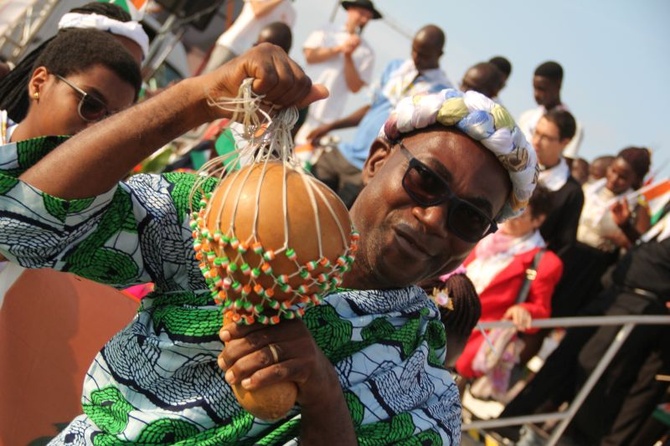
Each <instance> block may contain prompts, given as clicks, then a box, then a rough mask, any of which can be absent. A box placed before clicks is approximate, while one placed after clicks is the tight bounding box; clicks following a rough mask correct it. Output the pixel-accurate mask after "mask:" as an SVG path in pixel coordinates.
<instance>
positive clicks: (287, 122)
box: [191, 80, 358, 324]
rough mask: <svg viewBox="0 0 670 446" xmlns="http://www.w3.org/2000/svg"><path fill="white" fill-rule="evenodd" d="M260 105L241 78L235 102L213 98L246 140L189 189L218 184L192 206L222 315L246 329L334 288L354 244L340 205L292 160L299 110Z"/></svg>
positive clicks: (296, 312)
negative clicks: (210, 180)
mask: <svg viewBox="0 0 670 446" xmlns="http://www.w3.org/2000/svg"><path fill="white" fill-rule="evenodd" d="M261 99H262V98H260V97H258V96H256V95H254V94H253V93H252V92H251V80H247V81H245V82H244V83H243V85H242V86H241V87H240V94H239V96H238V98H236V99H234V100H225V101H216V102H214V101H212V105H213V106H218V107H222V108H227V109H229V110H231V111H233V112H234V116H233V120H238V121H240V122H241V124H242V129H241V130H242V132H241V139H242V140H243V141H245V142H247V144H246V145H244V147H240V148H239V149H238V150H237V151H236V152H235V153H232V154H229V155H227V156H223V157H218V158H216V159H213V160H211V161H210V162H208V163H207V164H205V165H204V166H203V167H202V169H201V179H200V180H199V182H197V183H196V185H195V187H194V191H196V190H198V189H201V186H202V184H203V182H204V181H206V180H207V179H208V178H212V177H215V178H218V179H220V180H221V182H220V183H219V185H218V186H217V188H216V189H215V190H214V191H213V192H211V193H207V194H204V195H203V198H202V199H201V200H200V202H199V203H193V200H192V215H191V228H192V230H193V237H194V249H195V251H196V258H197V259H198V260H199V261H200V268H201V271H202V273H203V275H204V277H205V280H206V281H207V284H208V286H209V288H210V290H211V292H212V296H213V297H214V299H215V300H216V301H217V302H219V303H220V304H221V305H222V306H223V310H224V313H225V312H229V313H230V317H231V318H232V320H234V321H236V322H239V323H246V324H251V323H254V322H259V323H263V324H276V323H278V322H279V321H280V320H281V319H282V318H284V319H293V318H296V317H301V316H302V315H303V313H304V311H305V309H306V308H307V307H308V306H310V305H314V304H316V303H318V302H319V301H320V299H321V297H322V296H323V295H325V294H326V293H328V292H329V291H331V290H333V289H335V288H336V287H338V286H339V285H340V283H341V281H342V275H343V274H344V273H345V272H346V271H348V270H349V269H350V267H351V264H352V262H353V253H354V252H355V250H356V246H357V240H358V234H357V233H356V231H355V230H354V229H353V227H352V225H351V221H350V220H349V215H348V212H347V209H346V207H345V206H344V204H343V203H342V202H341V200H340V199H339V198H338V197H337V195H335V193H334V192H332V191H331V190H330V189H328V188H327V186H325V185H324V184H323V183H321V182H319V181H318V180H316V179H315V178H314V177H313V176H311V175H310V174H309V173H308V172H305V171H304V170H303V168H302V167H301V165H300V162H299V161H298V160H296V159H295V158H294V157H293V152H292V148H293V142H292V139H291V134H290V129H291V128H292V127H293V125H294V124H295V122H296V120H297V116H298V115H297V110H296V109H295V108H288V109H284V110H282V111H279V112H278V113H276V114H275V115H273V116H272V117H271V116H270V115H269V114H267V113H264V112H263V111H262V110H261V109H260V104H261ZM238 146H239V145H238ZM240 165H241V166H242V167H239V168H238V166H240Z"/></svg>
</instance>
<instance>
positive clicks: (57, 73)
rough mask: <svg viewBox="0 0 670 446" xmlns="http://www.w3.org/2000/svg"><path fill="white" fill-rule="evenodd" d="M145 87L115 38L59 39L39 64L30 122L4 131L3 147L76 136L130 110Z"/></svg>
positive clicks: (73, 34)
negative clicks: (42, 139)
mask: <svg viewBox="0 0 670 446" xmlns="http://www.w3.org/2000/svg"><path fill="white" fill-rule="evenodd" d="M141 82H142V79H141V75H140V69H139V66H138V65H137V62H136V61H135V60H134V59H133V57H132V56H131V55H130V53H129V52H128V51H127V50H126V49H125V48H124V47H123V45H121V44H120V43H119V42H118V41H117V40H116V39H115V38H114V37H112V36H111V35H110V34H108V33H105V32H103V31H98V30H93V29H71V30H68V31H67V32H63V33H60V34H58V36H57V37H55V38H54V39H53V40H52V41H51V42H50V43H49V45H48V46H47V47H46V48H45V49H44V51H43V52H42V53H41V54H40V56H39V57H38V59H37V60H36V62H35V68H34V70H33V72H32V74H31V77H30V80H29V82H28V90H27V93H26V94H27V96H28V97H29V99H30V106H29V109H28V113H27V115H26V117H25V119H23V120H22V121H21V122H19V123H18V124H16V125H14V126H8V127H7V128H6V129H4V128H3V133H2V142H3V144H8V143H12V142H15V141H23V140H27V139H31V138H37V137H40V136H67V135H74V134H75V133H78V132H80V131H81V130H83V129H85V128H86V127H88V126H90V125H91V124H94V123H96V122H98V121H100V120H102V119H104V118H105V117H107V116H109V115H111V114H113V113H115V112H117V111H119V110H122V109H124V108H127V107H129V106H131V105H132V104H133V103H134V102H135V100H136V99H137V95H138V93H139V90H140V87H141Z"/></svg>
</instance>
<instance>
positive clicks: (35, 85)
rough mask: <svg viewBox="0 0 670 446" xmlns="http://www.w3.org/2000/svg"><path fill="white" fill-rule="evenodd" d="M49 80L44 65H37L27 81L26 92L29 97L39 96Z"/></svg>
mask: <svg viewBox="0 0 670 446" xmlns="http://www.w3.org/2000/svg"><path fill="white" fill-rule="evenodd" d="M48 80H49V71H48V70H47V69H46V68H45V67H37V68H36V69H35V71H33V74H32V75H31V76H30V81H28V94H29V95H30V98H31V99H32V98H39V96H40V95H41V94H42V89H43V88H44V85H45V84H46V83H47V81H48Z"/></svg>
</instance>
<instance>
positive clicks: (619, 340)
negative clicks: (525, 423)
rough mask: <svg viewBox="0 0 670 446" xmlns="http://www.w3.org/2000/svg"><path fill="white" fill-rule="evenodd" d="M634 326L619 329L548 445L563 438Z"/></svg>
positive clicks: (627, 325)
mask: <svg viewBox="0 0 670 446" xmlns="http://www.w3.org/2000/svg"><path fill="white" fill-rule="evenodd" d="M633 328H635V323H628V324H625V325H624V326H623V327H621V328H620V329H619V332H618V333H617V335H616V337H615V338H614V341H613V342H612V344H610V346H609V347H608V348H607V351H606V352H605V354H604V355H603V357H602V358H600V361H598V365H596V368H595V369H594V370H593V372H592V373H591V374H590V375H589V378H588V379H587V380H586V382H585V383H584V385H583V386H582V388H581V389H580V390H579V393H577V396H575V399H574V400H572V403H570V406H569V407H568V410H567V416H566V417H565V418H564V419H563V420H562V421H561V422H560V423H559V425H558V426H556V427H555V428H554V430H553V432H552V433H551V436H550V437H549V441H548V442H547V446H554V445H555V444H556V443H558V440H559V439H560V438H561V435H563V432H565V429H567V427H568V424H570V421H572V418H573V417H574V416H575V414H576V413H577V411H578V410H579V408H580V407H582V404H583V403H584V400H585V399H586V397H587V396H589V393H591V390H593V387H594V386H595V385H596V382H597V381H598V380H599V379H600V377H601V376H602V374H603V372H605V369H606V368H607V366H608V365H609V363H610V362H611V361H612V358H614V355H616V353H617V352H618V351H619V349H620V348H621V345H623V343H624V341H625V340H626V338H628V335H630V332H631V331H633Z"/></svg>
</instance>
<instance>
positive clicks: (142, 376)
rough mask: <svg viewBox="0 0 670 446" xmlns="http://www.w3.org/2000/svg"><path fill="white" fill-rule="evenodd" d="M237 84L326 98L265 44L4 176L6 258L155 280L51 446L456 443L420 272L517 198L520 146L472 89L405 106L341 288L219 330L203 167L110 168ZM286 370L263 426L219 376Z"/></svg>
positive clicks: (432, 309)
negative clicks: (204, 216) (203, 234)
mask: <svg viewBox="0 0 670 446" xmlns="http://www.w3.org/2000/svg"><path fill="white" fill-rule="evenodd" d="M250 77H251V78H254V80H253V82H252V88H253V91H254V93H255V94H258V95H263V98H264V102H265V103H266V104H272V106H273V108H274V107H279V108H282V107H287V106H295V107H297V108H301V107H304V106H307V105H308V104H309V103H311V102H313V101H314V100H318V99H322V98H324V97H325V96H326V95H327V92H326V90H325V89H324V88H323V87H322V86H319V85H312V84H311V81H310V79H309V78H308V77H307V76H306V75H305V74H304V72H303V71H302V69H301V68H300V67H299V65H297V64H296V63H295V62H293V61H292V60H291V59H289V58H288V56H287V55H286V54H285V53H284V52H283V51H282V50H281V49H279V48H277V47H274V46H272V45H268V44H261V45H258V46H256V47H254V48H252V49H251V50H249V51H248V52H246V53H244V54H243V55H241V56H239V57H237V58H235V59H233V60H231V61H230V62H228V63H227V64H224V65H223V66H222V67H220V68H219V69H218V70H216V71H214V72H212V73H208V74H205V75H201V76H198V77H194V78H189V79H185V80H183V81H182V82H180V83H178V84H176V85H175V86H174V87H172V88H170V89H168V90H166V91H165V92H163V93H161V94H160V95H157V96H155V97H153V98H151V99H149V100H147V101H144V102H142V103H140V104H138V105H137V106H134V107H131V108H129V109H127V110H123V111H121V112H120V113H118V114H117V115H116V116H113V117H112V118H110V119H107V120H105V121H103V122H101V123H100V124H98V125H94V126H92V127H90V128H88V129H86V130H84V131H82V132H80V133H78V134H77V135H75V136H73V137H72V138H70V139H69V140H67V141H65V142H63V143H62V144H61V145H60V146H59V147H57V148H56V149H55V150H54V151H53V152H52V153H51V155H50V156H48V157H45V158H43V159H42V160H40V161H39V162H38V163H37V164H36V165H35V166H33V167H32V168H31V169H29V170H28V171H26V172H25V173H23V174H22V175H20V177H19V178H18V179H17V178H15V176H12V175H13V174H14V173H13V172H11V171H4V172H2V173H1V174H0V180H1V181H0V184H4V185H5V187H3V188H1V189H0V252H2V253H3V254H4V255H6V256H7V257H8V258H10V259H11V260H12V261H14V262H19V263H21V264H22V265H25V266H29V267H50V268H57V269H67V270H69V271H73V272H77V273H85V274H86V276H87V277H89V278H91V279H93V280H97V281H100V282H104V283H113V284H115V285H116V286H126V285H130V284H133V283H142V282H146V281H148V280H151V281H153V282H154V283H155V291H154V293H153V294H151V295H149V296H147V297H145V298H144V300H143V302H142V307H141V309H140V310H139V312H138V315H137V316H136V317H135V319H134V320H133V321H132V322H131V323H130V324H129V325H128V326H127V327H126V328H124V329H122V330H121V331H120V332H119V333H118V334H117V335H116V336H114V337H113V338H112V339H111V340H110V341H109V342H108V343H107V344H106V345H105V346H104V347H103V348H102V350H101V351H100V353H99V354H98V355H97V357H96V358H95V360H94V363H93V364H92V365H91V368H90V370H89V373H88V375H87V378H86V381H85V383H84V395H83V400H82V401H83V410H84V414H82V415H81V416H79V417H77V418H76V419H75V420H74V421H72V423H70V425H69V426H67V427H66V428H65V429H64V430H63V432H62V433H61V434H60V435H59V436H58V437H57V438H56V439H55V440H54V441H53V443H52V444H56V445H62V444H69V445H83V444H87V443H90V442H92V441H93V438H95V441H96V442H98V441H110V442H115V441H116V442H118V441H121V440H122V441H124V442H138V441H145V440H146V439H157V440H155V442H158V443H168V442H171V443H174V442H179V441H182V442H185V443H193V444H196V443H198V444H205V443H211V444H241V443H249V444H251V443H256V444H258V443H270V442H272V444H297V443H298V442H299V443H300V444H306V445H310V444H313V445H338V446H339V445H354V444H359V443H360V444H363V443H365V444H367V443H370V444H371V443H375V444H387V443H389V442H397V443H403V442H408V443H409V442H416V441H419V442H421V443H422V444H433V445H458V444H460V436H461V406H460V401H459V395H458V390H457V388H456V386H455V384H454V382H453V379H452V377H451V375H450V373H449V372H448V371H447V370H445V369H444V367H443V363H444V359H445V334H444V326H443V325H442V323H441V322H440V320H439V316H440V314H439V311H438V309H437V306H436V305H435V304H434V303H433V302H432V301H431V300H430V298H429V297H428V296H427V295H426V293H425V292H424V291H423V290H422V289H421V288H420V287H419V286H416V285H415V284H418V283H421V282H422V281H423V280H425V279H427V278H429V277H435V276H436V275H440V274H444V273H446V272H449V271H451V270H453V269H455V268H456V267H457V266H458V265H460V264H461V263H462V262H463V260H464V259H465V258H466V256H467V255H468V253H469V252H470V251H471V250H472V249H473V247H474V246H475V244H476V243H477V242H478V241H479V240H480V239H482V238H483V237H485V236H486V235H488V234H490V233H492V232H495V230H496V227H497V224H498V223H500V222H502V221H503V220H505V219H508V218H511V217H513V216H515V215H518V214H519V213H520V212H521V211H522V209H523V208H524V207H525V205H526V203H527V201H528V199H529V198H530V196H531V193H532V190H533V189H534V186H535V182H536V178H537V162H536V159H535V153H534V151H533V149H532V147H531V146H530V145H529V144H528V143H527V142H526V140H525V139H524V137H523V135H522V134H521V132H520V131H519V129H518V128H517V127H516V125H515V124H514V121H513V119H512V118H511V116H510V115H509V113H508V112H507V111H506V110H505V109H504V108H502V107H500V106H499V105H496V104H495V103H493V102H492V101H490V100H489V99H487V98H485V97H483V96H481V95H479V94H478V93H475V92H468V93H465V94H463V93H460V92H458V91H456V90H444V91H441V92H439V93H436V94H432V95H425V96H421V97H414V98H407V99H406V100H403V101H401V102H400V103H399V104H398V107H397V109H396V112H395V113H393V114H392V115H391V117H390V118H389V120H388V121H387V122H386V124H385V126H384V128H383V129H382V130H381V133H380V136H379V138H377V139H376V140H375V141H374V143H373V144H372V147H371V149H370V156H369V158H368V160H367V161H366V163H365V165H364V168H363V180H364V182H365V187H364V188H363V190H362V191H361V194H360V196H359V199H358V200H357V201H356V202H355V203H354V205H353V207H352V208H351V211H350V212H351V218H352V221H353V224H354V226H355V227H356V229H357V230H358V231H359V233H360V239H359V249H358V251H357V252H356V254H355V261H354V263H353V268H352V269H351V270H350V271H349V272H348V273H347V275H345V276H344V282H343V284H342V287H341V289H338V290H337V292H334V293H332V294H329V295H327V296H324V300H323V303H322V304H320V305H316V306H312V307H310V308H309V309H308V310H307V311H306V313H305V316H304V318H303V319H294V320H286V321H282V322H281V323H280V324H276V325H269V326H265V325H263V326H260V325H257V324H254V325H248V326H242V325H236V324H227V325H225V326H223V327H222V322H221V319H222V318H221V308H220V307H218V306H217V305H215V303H214V300H213V298H212V296H211V294H210V291H209V289H208V286H207V283H206V281H205V279H204V277H203V276H202V273H201V272H200V269H199V266H198V261H197V260H196V258H195V253H194V250H193V247H192V246H193V239H192V230H191V229H190V226H189V212H190V211H189V205H190V203H191V201H190V198H189V192H190V191H191V188H192V186H193V184H194V183H195V182H196V180H197V179H198V176H197V175H194V174H188V173H181V174H175V173H169V174H164V175H135V176H132V177H130V178H129V179H128V180H127V181H124V182H120V183H119V180H120V179H121V178H124V176H125V175H126V172H127V171H128V170H129V169H130V168H131V167H132V166H134V165H135V164H136V163H137V162H139V161H140V160H141V159H143V158H144V157H146V156H147V155H149V154H150V153H152V152H153V150H155V148H156V147H160V146H162V145H163V144H165V143H167V142H168V141H170V140H172V139H173V138H175V137H177V136H179V135H180V134H182V133H184V132H185V131H187V130H189V129H191V128H193V127H196V126H197V125H201V124H203V123H205V122H209V121H212V120H215V119H221V118H231V117H232V113H231V112H230V111H229V110H226V109H223V108H221V109H220V108H217V107H212V106H211V105H210V104H211V98H212V97H214V98H235V97H237V95H238V90H239V87H240V85H242V83H243V81H244V80H245V79H246V78H250ZM268 109H269V106H268ZM20 148H21V147H19V149H20ZM65 162H67V165H68V169H62V168H61V166H62V165H63V163H65ZM46 173H48V174H46ZM14 175H15V174H14ZM483 178H485V179H486V180H485V181H483V180H482V179H483ZM205 184H206V186H205V187H206V190H211V189H213V188H214V187H215V186H216V183H215V182H207V183H205ZM205 192H206V191H205ZM56 197H58V198H56ZM195 199H196V200H197V199H199V198H198V197H196V198H195ZM18 200H20V205H19V204H18ZM54 203H57V204H58V206H56V207H53V206H50V205H51V204H54ZM54 214H56V215H57V217H56V216H55V215H54ZM34 240H39V243H34ZM81 259H85V260H86V262H85V264H82V262H81ZM222 341H223V342H225V348H224V347H223V342H222ZM270 344H272V346H270ZM279 381H290V382H294V383H295V384H296V385H297V387H298V397H297V402H298V405H297V406H295V407H294V408H293V409H292V410H291V412H290V413H289V415H288V416H287V417H286V418H282V419H279V420H276V421H272V422H267V421H262V420H259V419H255V418H254V417H253V415H251V414H249V413H248V412H246V411H245V410H244V409H243V408H242V407H241V406H240V405H239V403H238V402H237V401H236V399H235V398H234V396H233V393H232V390H231V388H230V387H229V385H228V383H233V384H240V385H242V386H243V387H245V388H247V389H256V388H260V387H263V386H266V385H269V384H273V383H277V382H279Z"/></svg>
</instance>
